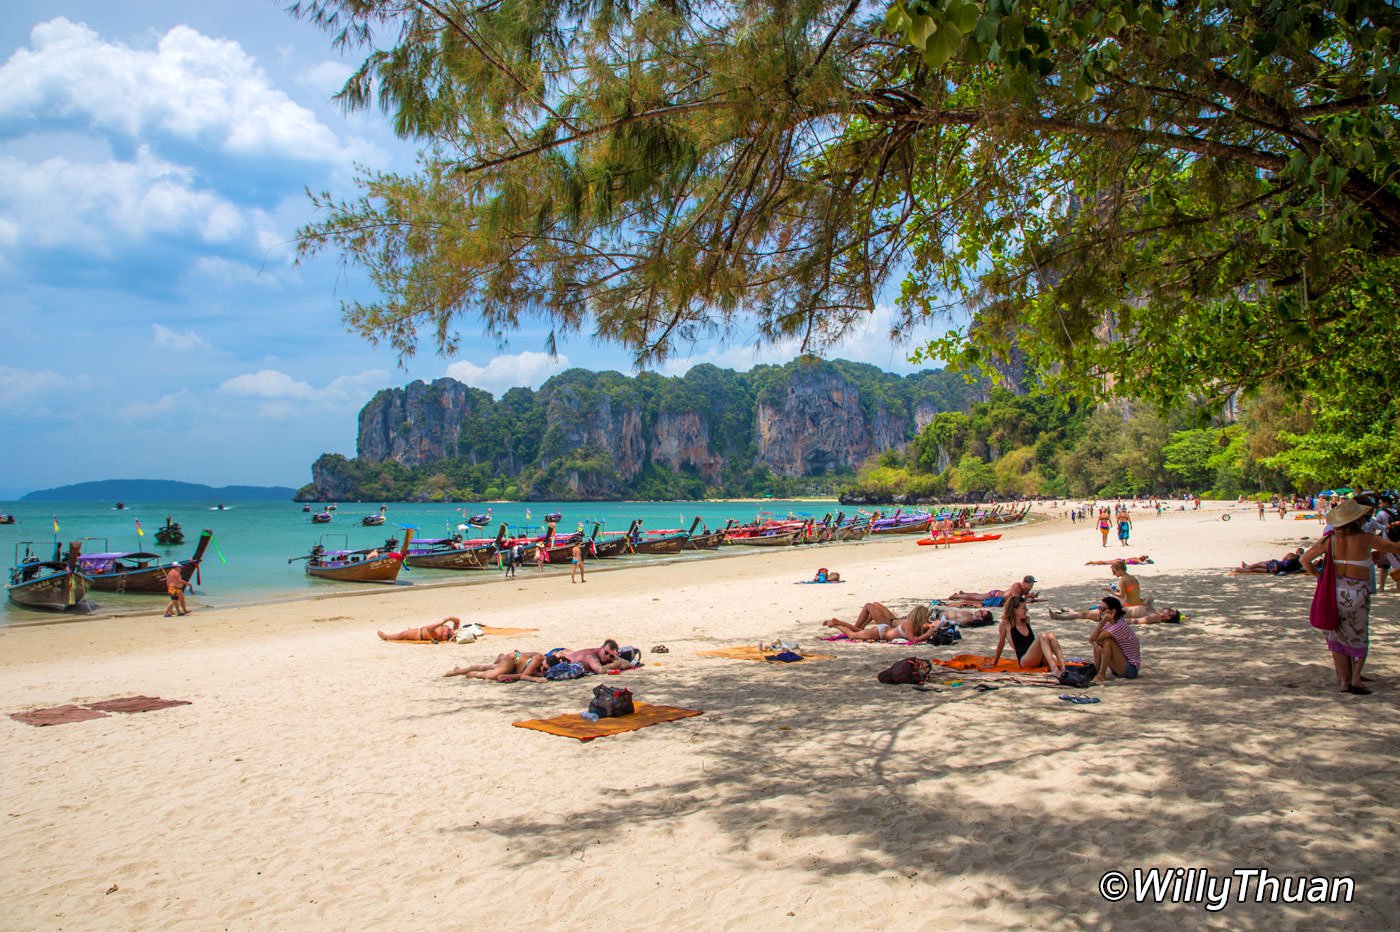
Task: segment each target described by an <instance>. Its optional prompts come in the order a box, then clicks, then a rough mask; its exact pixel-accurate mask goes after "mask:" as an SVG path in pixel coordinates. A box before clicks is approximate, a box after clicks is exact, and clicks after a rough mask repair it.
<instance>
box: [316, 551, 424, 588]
mask: <svg viewBox="0 0 1400 932" xmlns="http://www.w3.org/2000/svg"><path fill="white" fill-rule="evenodd" d="M401 569H403V557H402V556H400V555H399V554H392V555H388V556H382V557H373V558H371V559H369V560H359V561H356V562H354V563H344V564H331V565H323V566H312V565H311V564H310V563H308V564H306V574H307V575H308V576H315V577H316V578H317V579H330V580H334V581H335V582H367V583H393V582H397V581H398V578H399V570H401Z"/></svg>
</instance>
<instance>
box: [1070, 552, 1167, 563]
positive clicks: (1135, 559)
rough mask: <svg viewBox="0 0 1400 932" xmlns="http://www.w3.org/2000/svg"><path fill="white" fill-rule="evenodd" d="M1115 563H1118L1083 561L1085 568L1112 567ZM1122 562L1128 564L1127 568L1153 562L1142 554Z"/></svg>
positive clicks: (1110, 561)
mask: <svg viewBox="0 0 1400 932" xmlns="http://www.w3.org/2000/svg"><path fill="white" fill-rule="evenodd" d="M1117 562H1118V561H1117V560H1085V561H1084V565H1085V566H1112V565H1113V564H1115V563H1117ZM1123 562H1124V563H1126V564H1128V565H1129V566H1141V565H1143V564H1144V563H1151V562H1153V560H1152V558H1151V557H1149V556H1148V555H1147V554H1145V553H1144V554H1142V555H1141V556H1137V557H1124V558H1123Z"/></svg>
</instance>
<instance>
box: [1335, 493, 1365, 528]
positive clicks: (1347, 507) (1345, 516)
mask: <svg viewBox="0 0 1400 932" xmlns="http://www.w3.org/2000/svg"><path fill="white" fill-rule="evenodd" d="M1370 513H1371V509H1370V508H1368V507H1367V506H1365V505H1363V504H1361V503H1360V502H1357V501H1353V500H1352V499H1347V500H1346V501H1344V502H1342V503H1341V504H1340V505H1336V506H1334V507H1333V508H1332V510H1331V511H1329V512H1327V523H1328V524H1330V525H1332V527H1345V526H1346V525H1348V524H1351V522H1353V521H1355V520H1357V519H1358V518H1364V517H1366V516H1367V515H1369V514H1370Z"/></svg>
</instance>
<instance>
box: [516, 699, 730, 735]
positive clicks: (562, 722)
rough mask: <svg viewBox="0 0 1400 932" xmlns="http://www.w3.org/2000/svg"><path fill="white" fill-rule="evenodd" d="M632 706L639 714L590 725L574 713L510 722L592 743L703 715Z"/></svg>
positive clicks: (696, 711) (695, 711)
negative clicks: (650, 726)
mask: <svg viewBox="0 0 1400 932" xmlns="http://www.w3.org/2000/svg"><path fill="white" fill-rule="evenodd" d="M633 706H634V707H635V708H636V711H635V712H633V713H632V714H631V715H623V716H620V717H617V718H600V719H598V720H597V721H596V722H590V721H589V720H588V719H586V718H583V717H582V716H580V715H579V714H578V713H573V714H571V715H556V716H554V718H532V719H529V720H527V721H524V722H511V724H512V725H514V726H515V727H516V728H529V729H531V730H532V731H542V732H544V733H545V734H547V735H559V736H560V737H562V738H577V739H578V740H580V741H592V740H593V739H594V738H606V737H607V736H609V735H620V734H622V733H623V732H625V731H636V730H637V729H639V728H645V727H647V726H648V725H659V724H661V723H662V722H674V721H678V720H680V719H683V718H691V717H692V716H695V715H701V714H703V713H702V712H701V711H700V710H699V709H681V708H677V707H676V706H671V705H651V704H649V703H646V702H634V703H633Z"/></svg>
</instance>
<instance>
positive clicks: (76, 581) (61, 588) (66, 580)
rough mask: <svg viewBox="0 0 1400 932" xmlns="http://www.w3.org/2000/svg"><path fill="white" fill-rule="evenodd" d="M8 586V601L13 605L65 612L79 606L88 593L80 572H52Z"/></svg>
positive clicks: (86, 584) (84, 579)
mask: <svg viewBox="0 0 1400 932" xmlns="http://www.w3.org/2000/svg"><path fill="white" fill-rule="evenodd" d="M8 588H9V591H10V601H11V602H13V603H14V604H15V605H20V606H23V607H24V608H36V609H41V610H43V611H50V612H66V611H69V610H70V609H74V608H80V607H81V605H82V601H83V599H84V598H86V597H87V593H88V578H87V577H86V576H84V575H83V574H82V573H54V574H52V575H49V576H40V577H38V578H37V579H30V580H26V581H25V582H21V583H13V584H11V585H10V586H9V587H8Z"/></svg>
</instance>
